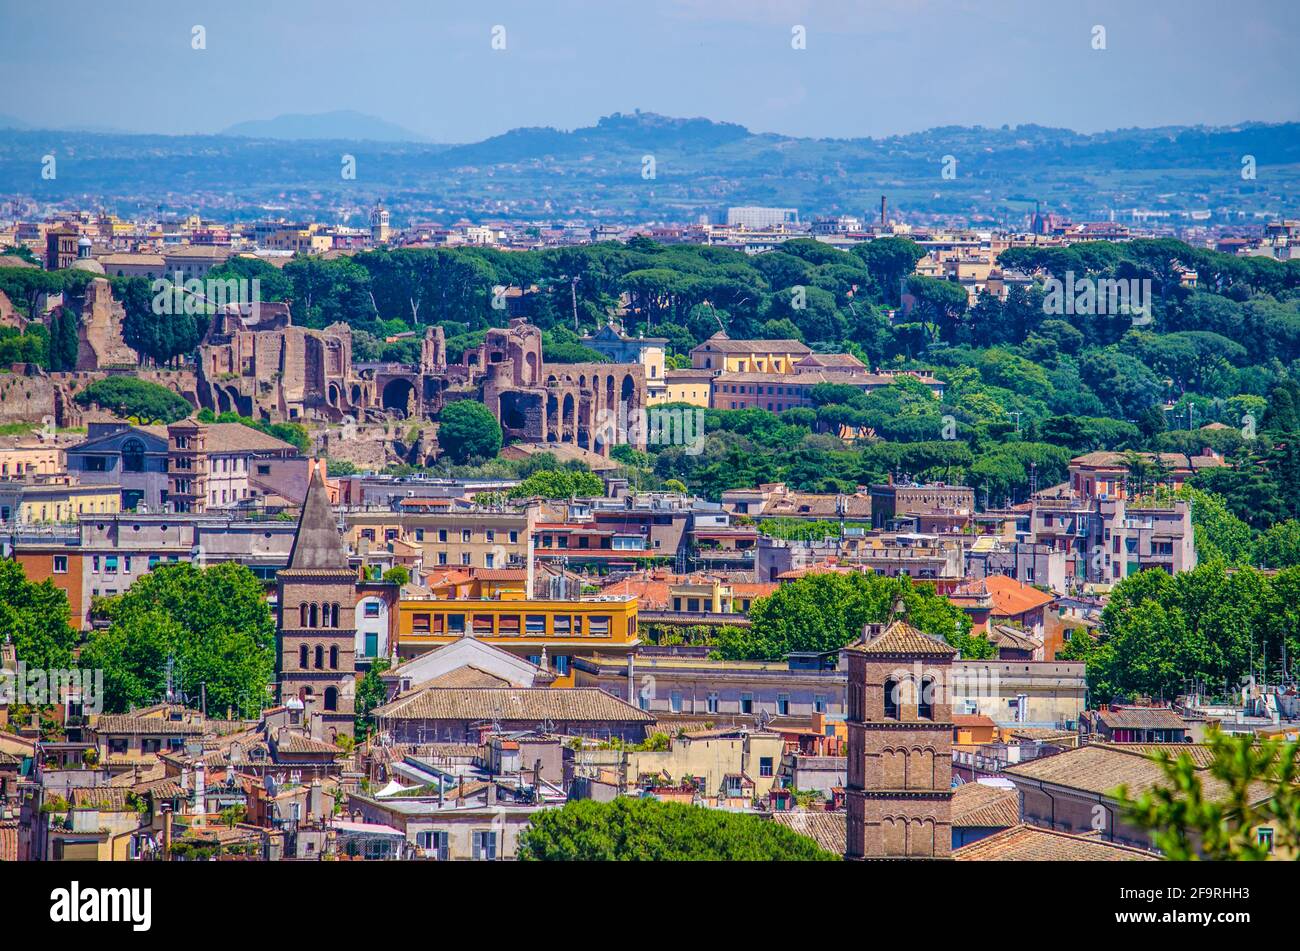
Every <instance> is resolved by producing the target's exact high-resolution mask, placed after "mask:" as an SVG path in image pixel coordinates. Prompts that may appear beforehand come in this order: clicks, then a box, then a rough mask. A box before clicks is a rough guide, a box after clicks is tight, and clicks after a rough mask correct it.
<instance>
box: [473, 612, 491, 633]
mask: <svg viewBox="0 0 1300 951" xmlns="http://www.w3.org/2000/svg"><path fill="white" fill-rule="evenodd" d="M474 633H475V634H491V633H492V615H490V614H475V615H474Z"/></svg>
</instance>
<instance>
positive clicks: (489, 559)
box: [483, 552, 496, 568]
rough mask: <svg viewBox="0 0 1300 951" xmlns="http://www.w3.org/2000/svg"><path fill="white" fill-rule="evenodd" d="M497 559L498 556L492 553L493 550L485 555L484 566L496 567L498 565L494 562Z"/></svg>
mask: <svg viewBox="0 0 1300 951" xmlns="http://www.w3.org/2000/svg"><path fill="white" fill-rule="evenodd" d="M495 561H496V556H495V555H494V554H492V552H488V553H487V554H486V555H484V556H483V567H484V568H495V567H496V565H495V564H494V562H495Z"/></svg>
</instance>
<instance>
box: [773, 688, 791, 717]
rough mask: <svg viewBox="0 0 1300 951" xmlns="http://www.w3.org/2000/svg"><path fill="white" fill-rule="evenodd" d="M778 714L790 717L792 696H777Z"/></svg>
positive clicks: (782, 694) (780, 694) (783, 694)
mask: <svg viewBox="0 0 1300 951" xmlns="http://www.w3.org/2000/svg"><path fill="white" fill-rule="evenodd" d="M776 712H777V713H779V714H780V715H781V716H783V717H785V716H789V715H790V695H789V694H788V693H779V694H777V695H776Z"/></svg>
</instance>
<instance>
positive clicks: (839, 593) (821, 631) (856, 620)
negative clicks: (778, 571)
mask: <svg viewBox="0 0 1300 951" xmlns="http://www.w3.org/2000/svg"><path fill="white" fill-rule="evenodd" d="M900 597H901V598H902V599H903V602H904V604H905V605H906V607H907V618H908V621H909V623H911V624H913V625H915V626H916V627H917V628H919V629H920V630H922V631H924V632H925V633H927V634H931V635H934V636H936V637H941V638H943V639H944V640H945V641H947V642H948V643H949V644H951V645H952V646H953V647H955V648H957V649H958V650H959V651H961V652H962V656H963V657H967V658H984V657H991V656H992V654H993V648H992V645H991V644H990V643H989V642H988V640H987V639H986V638H984V637H982V636H975V635H972V634H971V621H970V618H969V617H968V616H967V615H966V613H965V612H964V611H962V610H961V609H960V608H958V607H956V606H955V605H954V604H953V603H952V602H951V601H949V600H947V599H946V598H942V597H939V596H938V595H936V594H935V593H934V589H933V587H932V586H929V585H922V586H916V587H914V586H913V585H912V584H911V582H910V580H909V579H907V578H886V577H883V576H881V575H875V574H864V573H861V572H852V573H840V572H833V573H831V572H828V573H824V574H810V575H805V576H804V577H803V578H800V579H799V580H797V581H793V582H790V583H789V584H783V585H781V586H780V587H779V588H777V589H776V591H775V592H773V593H772V594H771V595H769V596H768V597H766V598H759V599H758V600H757V601H755V602H754V603H753V604H752V605H751V606H750V609H749V619H750V622H751V626H750V627H748V628H735V629H728V630H727V631H725V632H724V633H720V634H719V635H718V637H717V647H716V649H715V652H714V653H715V654H716V655H717V656H719V657H721V658H723V659H726V660H781V659H782V658H784V657H785V656H786V655H787V654H790V653H794V652H824V651H835V650H839V649H840V648H842V647H845V646H847V645H849V644H851V643H853V642H854V641H856V640H858V639H859V638H860V637H861V636H862V631H863V628H864V626H865V625H867V624H871V623H880V622H882V621H885V620H887V619H888V618H889V616H890V612H891V610H892V608H893V605H894V602H895V601H896V600H897V599H898V598H900Z"/></svg>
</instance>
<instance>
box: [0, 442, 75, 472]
mask: <svg viewBox="0 0 1300 951" xmlns="http://www.w3.org/2000/svg"><path fill="white" fill-rule="evenodd" d="M67 471H68V464H67V457H66V454H65V453H64V451H63V450H62V449H59V448H58V447H56V446H47V445H45V444H43V443H28V444H23V443H13V444H10V445H0V479H21V478H23V477H24V476H31V475H60V474H62V473H64V472H67Z"/></svg>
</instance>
